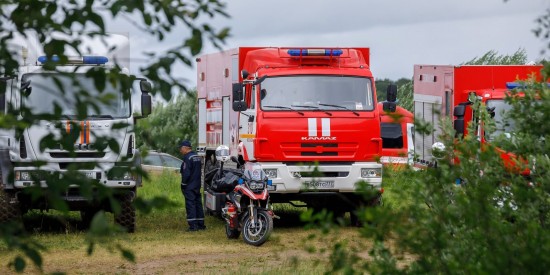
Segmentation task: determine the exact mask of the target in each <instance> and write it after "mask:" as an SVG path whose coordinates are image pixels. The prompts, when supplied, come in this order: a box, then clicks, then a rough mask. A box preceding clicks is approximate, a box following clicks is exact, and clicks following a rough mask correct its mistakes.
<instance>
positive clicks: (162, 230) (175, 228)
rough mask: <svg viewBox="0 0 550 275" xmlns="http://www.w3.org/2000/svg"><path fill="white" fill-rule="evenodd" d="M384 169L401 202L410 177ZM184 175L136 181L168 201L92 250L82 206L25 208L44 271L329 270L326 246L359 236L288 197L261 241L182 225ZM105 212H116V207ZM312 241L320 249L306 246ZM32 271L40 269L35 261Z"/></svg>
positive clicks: (212, 221)
mask: <svg viewBox="0 0 550 275" xmlns="http://www.w3.org/2000/svg"><path fill="white" fill-rule="evenodd" d="M384 176H385V179H384V188H385V190H386V191H385V193H384V197H385V203H386V204H391V205H395V206H398V205H399V203H400V202H398V201H395V202H394V201H392V190H395V188H399V186H400V185H401V184H406V180H407V179H406V177H407V175H403V174H402V173H400V172H391V173H390V172H388V171H387V170H386V171H385V174H384ZM179 182H180V178H179V174H174V173H170V172H167V173H161V174H155V175H151V178H150V179H149V180H146V181H144V184H143V186H142V187H140V188H139V189H138V197H140V198H144V199H152V198H154V197H163V198H165V199H166V200H167V201H168V202H169V204H168V205H166V206H165V207H163V208H160V209H153V210H152V211H151V212H150V213H148V214H145V213H142V212H138V213H137V225H136V233H134V234H115V235H113V236H111V237H110V238H105V239H101V240H99V243H98V245H97V246H95V249H94V252H93V254H92V255H91V256H88V255H87V253H86V249H87V248H88V243H87V241H86V240H87V237H88V232H87V231H85V230H82V229H81V228H78V225H79V223H80V216H79V213H78V212H71V213H70V214H68V215H61V214H60V213H59V212H56V211H48V212H45V213H41V212H39V211H33V212H32V213H29V214H27V215H25V217H24V219H25V225H26V226H27V225H29V224H30V227H29V226H28V227H27V230H28V231H29V232H30V233H31V238H32V240H34V241H37V242H39V243H41V244H42V245H44V246H45V247H46V248H47V251H45V252H44V254H43V256H44V271H45V272H57V271H63V272H69V273H71V274H90V273H94V274H112V273H118V274H134V273H157V274H158V273H161V274H162V273H193V272H196V273H205V274H217V273H220V272H223V273H232V274H235V273H239V274H241V273H244V274H250V273H261V274H281V273H292V274H312V273H315V274H318V273H323V272H324V271H326V270H327V268H328V266H327V264H326V263H327V259H329V258H330V257H331V256H330V254H329V253H330V251H331V248H332V246H333V245H334V243H335V240H336V239H338V240H342V239H343V240H348V241H350V242H351V243H354V242H357V240H358V239H359V236H358V234H359V232H358V230H357V229H356V228H350V227H347V228H340V229H337V230H338V231H337V232H336V233H334V234H333V235H330V236H328V235H327V236H325V235H323V234H321V233H320V231H319V230H318V229H315V228H314V229H304V225H305V223H304V222H302V221H300V214H301V213H302V212H303V211H305V208H296V207H294V206H292V205H290V204H276V205H274V208H275V213H276V214H277V215H279V216H281V219H280V220H275V221H274V224H275V228H274V231H273V234H272V235H271V237H270V239H269V241H268V242H266V243H265V244H264V245H263V246H261V247H252V246H249V245H246V244H245V243H244V242H243V241H242V237H241V238H239V239H237V240H228V239H227V238H226V236H225V231H224V222H223V221H221V220H220V219H218V218H215V217H210V216H207V217H206V221H205V223H206V225H207V227H208V230H206V231H201V232H193V233H187V232H185V231H184V230H185V229H186V228H187V224H186V217H185V206H184V199H183V196H182V194H181V190H180V185H179ZM107 215H108V217H109V218H111V220H112V214H109V213H108V214H107ZM311 235H316V237H315V238H312V237H311ZM363 240H364V239H363ZM364 241H365V240H364ZM365 242H366V243H367V244H368V241H365ZM365 242H363V243H365ZM116 245H120V246H121V247H124V248H126V249H130V250H131V251H133V252H134V253H135V255H136V263H132V262H128V261H126V260H125V259H124V258H123V257H122V256H121V254H120V252H119V251H118V250H117V249H116ZM312 247H313V248H314V249H313V251H315V252H314V253H309V252H307V251H308V250H311V248H312ZM17 254H18V253H17V252H14V251H7V246H6V244H4V243H0V258H1V259H10V260H11V259H13V257H14V256H15V255H17ZM6 263H7V260H3V261H2V262H1V263H0V274H9V273H11V272H12V271H11V270H10V269H8V268H7V265H6ZM29 264H30V263H29ZM28 271H29V272H32V273H36V272H38V270H37V269H35V268H34V267H32V266H31V267H29V269H28Z"/></svg>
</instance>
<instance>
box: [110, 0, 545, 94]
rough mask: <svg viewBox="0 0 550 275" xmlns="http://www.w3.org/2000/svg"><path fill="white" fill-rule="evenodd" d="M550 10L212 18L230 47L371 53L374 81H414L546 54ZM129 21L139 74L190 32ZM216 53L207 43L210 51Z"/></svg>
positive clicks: (428, 9)
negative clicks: (418, 68) (434, 70)
mask: <svg viewBox="0 0 550 275" xmlns="http://www.w3.org/2000/svg"><path fill="white" fill-rule="evenodd" d="M549 7H550V1H548V0H508V1H507V2H504V1H503V0H393V1H392V0H340V1H324V0H317V1H313V0H308V1H306V0H301V1H300V0H293V1H291V0H277V1H267V0H254V1H245V0H231V1H227V12H228V13H229V15H230V16H231V18H229V19H225V18H222V17H220V18H217V19H214V20H210V21H208V23H209V24H211V25H212V26H213V27H215V28H216V29H218V30H219V29H221V28H222V27H226V26H227V27H230V28H231V34H232V36H231V37H230V38H229V39H227V43H226V45H224V48H225V49H230V48H234V47H239V46H282V47H286V46H291V47H295V46H327V47H369V48H371V69H372V71H373V74H374V76H375V78H379V79H381V78H390V79H392V80H397V79H398V78H401V77H407V78H410V77H412V72H413V66H414V64H453V65H457V64H460V63H462V62H465V61H468V60H471V59H473V58H475V57H479V56H481V55H483V54H484V53H486V52H488V51H490V50H495V51H497V52H498V53H499V54H513V53H514V52H516V51H517V50H518V49H520V48H522V49H525V50H526V52H527V55H528V59H529V60H533V61H537V60H540V59H541V58H542V57H543V56H542V55H541V50H543V49H544V45H545V44H544V43H543V42H542V41H541V40H539V39H538V38H536V37H535V35H534V33H533V29H535V28H536V26H537V25H536V23H535V19H536V18H537V17H538V16H540V15H542V14H543V13H544V10H545V9H547V8H549ZM129 27H130V24H127V23H124V22H122V23H121V22H118V23H117V24H112V25H111V26H110V30H111V31H114V32H129V33H130V49H131V60H132V68H131V70H132V72H137V68H138V67H139V65H142V64H143V63H139V61H140V60H142V59H143V57H142V55H141V53H142V52H144V51H160V50H162V49H166V48H169V47H171V46H174V45H176V44H177V43H181V41H182V40H183V39H184V38H185V34H186V31H185V30H181V31H175V32H173V33H172V34H171V35H170V36H169V37H167V39H166V40H165V41H163V42H162V43H158V42H153V40H154V39H152V38H150V37H147V36H144V35H143V34H141V33H139V31H137V30H136V29H132V28H129ZM214 51H216V50H215V49H214V48H213V47H212V46H211V45H206V46H205V47H204V49H203V53H211V52H214ZM177 71H178V74H179V76H180V77H183V78H186V79H188V82H187V85H189V87H194V86H195V85H196V75H195V70H194V68H187V67H183V66H182V67H181V68H178V70H177Z"/></svg>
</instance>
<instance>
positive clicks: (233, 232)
mask: <svg viewBox="0 0 550 275" xmlns="http://www.w3.org/2000/svg"><path fill="white" fill-rule="evenodd" d="M225 235H226V236H227V238H228V239H238V238H239V236H240V235H241V231H239V229H231V228H229V224H227V223H226V224H225Z"/></svg>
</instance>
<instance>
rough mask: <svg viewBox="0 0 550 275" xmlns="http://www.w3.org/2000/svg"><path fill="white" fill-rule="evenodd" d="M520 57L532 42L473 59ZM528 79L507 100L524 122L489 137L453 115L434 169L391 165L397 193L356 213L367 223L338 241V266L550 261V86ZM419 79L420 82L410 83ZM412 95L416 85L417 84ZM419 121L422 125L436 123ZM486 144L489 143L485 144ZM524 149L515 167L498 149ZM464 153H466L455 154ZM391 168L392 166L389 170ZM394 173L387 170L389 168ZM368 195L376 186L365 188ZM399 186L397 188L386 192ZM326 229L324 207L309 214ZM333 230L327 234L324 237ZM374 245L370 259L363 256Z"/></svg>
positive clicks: (411, 267)
mask: <svg viewBox="0 0 550 275" xmlns="http://www.w3.org/2000/svg"><path fill="white" fill-rule="evenodd" d="M499 62H502V63H505V64H515V63H514V62H519V63H520V64H523V63H524V62H525V55H524V51H522V50H519V51H518V52H516V53H515V54H514V55H512V56H500V55H498V54H496V53H495V52H494V51H490V52H488V53H487V54H485V55H483V56H482V57H481V58H474V59H472V60H471V61H469V62H467V63H469V64H470V63H473V64H495V63H498V64H500V63H499ZM548 72H550V70H549V65H548V64H546V65H545V68H544V69H543V71H542V75H543V77H542V80H543V81H542V83H539V82H537V81H536V80H535V79H530V80H527V81H525V82H523V83H522V86H521V87H520V89H517V90H512V91H511V93H510V94H509V95H508V97H507V98H506V102H507V103H509V104H510V105H511V106H512V109H511V110H510V111H509V112H507V118H508V120H509V121H514V124H515V125H516V131H515V132H514V133H513V134H512V135H510V138H507V137H506V135H503V136H501V138H500V139H496V140H494V141H493V142H491V143H490V144H486V145H484V146H481V144H480V142H479V140H478V138H477V137H476V136H475V133H476V128H475V127H474V125H473V124H474V123H471V124H470V125H469V130H468V132H469V133H473V134H470V135H467V136H466V137H464V138H463V139H461V140H460V141H458V140H457V139H456V138H455V131H454V129H453V125H452V122H451V121H450V120H449V119H448V118H446V119H444V120H443V121H442V123H441V125H442V128H441V138H442V140H443V141H444V144H445V148H446V150H445V151H444V152H442V153H443V154H442V155H441V157H442V158H441V159H440V160H439V161H438V165H437V168H436V169H428V170H423V171H413V170H404V171H401V172H393V173H392V172H391V171H390V173H384V177H385V182H384V187H385V189H386V192H385V194H384V195H385V196H388V195H389V196H391V197H392V200H391V201H390V202H389V203H388V202H387V203H386V204H385V205H383V206H381V207H377V208H366V209H363V210H361V211H359V212H358V217H359V219H360V220H361V221H362V222H363V224H364V226H363V227H362V228H361V229H360V232H361V236H362V237H363V238H364V239H367V240H369V242H367V243H368V244H370V245H365V244H364V243H363V242H355V244H350V243H345V242H339V243H336V244H334V245H333V247H332V250H331V259H330V262H331V270H330V271H331V272H342V273H346V274H354V273H363V272H367V273H372V274H394V273H414V274H432V273H436V274H439V273H445V274H495V273H502V272H503V271H504V272H506V273H511V274H514V273H528V274H544V273H547V271H548V270H549V268H550V260H549V259H548V257H547V255H548V253H550V234H548V229H549V218H550V185H548V183H549V182H550V174H549V173H548V171H550V160H549V158H548V155H549V153H550V147H549V146H548V143H547V142H546V141H547V140H548V139H549V138H550V128H549V127H548V126H547V125H548V123H546V122H545V120H547V118H548V116H549V115H550V88H548V85H547V83H546V81H547V80H548V79H549V76H550V74H549V73H548ZM411 88H412V87H411ZM411 94H412V93H411ZM476 100H477V99H474V103H473V105H472V108H473V109H474V110H475V113H476V114H479V117H480V121H481V123H483V124H484V126H485V129H486V130H487V131H488V132H489V133H491V132H493V131H495V129H496V128H495V125H494V121H493V119H492V116H491V114H489V113H488V111H487V109H486V107H485V106H483V105H482V104H481V103H480V102H479V101H476ZM421 126H425V125H420V124H416V125H415V128H416V130H417V131H418V132H420V133H429V132H430V130H429V127H421ZM482 148H484V149H483V150H482ZM501 148H502V149H505V150H506V151H508V152H513V153H514V154H515V156H517V160H518V161H517V162H516V165H518V167H519V169H518V170H519V171H524V169H531V172H532V173H531V174H530V175H529V177H525V176H524V175H522V173H519V172H518V171H517V170H513V169H512V170H511V169H510V167H509V166H507V165H505V163H504V162H503V161H502V158H501V151H500V149H501ZM457 160H458V161H457ZM386 171H387V170H386ZM388 174H390V175H388ZM388 176H389V177H388ZM361 191H362V192H363V193H365V194H369V191H370V190H369V189H368V188H364V189H362V190H361ZM387 193H391V194H387ZM309 218H310V219H311V220H313V221H314V222H316V223H320V224H321V225H322V228H323V229H324V230H325V231H324V233H326V232H328V231H329V230H332V228H333V227H331V226H330V225H327V224H328V223H327V222H326V220H328V219H326V216H322V215H318V216H313V217H309ZM323 238H325V237H323ZM364 252H368V254H369V257H368V258H367V259H365V257H363V256H362V255H364V254H363V253H364Z"/></svg>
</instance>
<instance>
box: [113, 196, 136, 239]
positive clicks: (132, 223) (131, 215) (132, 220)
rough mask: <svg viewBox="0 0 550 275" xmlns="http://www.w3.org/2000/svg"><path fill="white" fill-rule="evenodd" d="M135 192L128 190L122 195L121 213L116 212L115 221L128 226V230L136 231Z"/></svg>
mask: <svg viewBox="0 0 550 275" xmlns="http://www.w3.org/2000/svg"><path fill="white" fill-rule="evenodd" d="M133 200H134V194H133V193H132V192H128V193H126V194H124V195H122V196H121V197H120V208H121V209H120V213H119V214H115V223H117V224H118V225H120V226H122V227H124V228H126V232H128V233H134V232H135V230H136V209H135V207H134V205H133V204H132V201H133Z"/></svg>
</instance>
